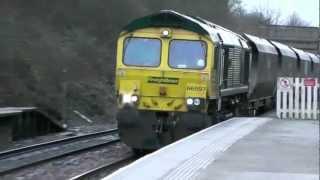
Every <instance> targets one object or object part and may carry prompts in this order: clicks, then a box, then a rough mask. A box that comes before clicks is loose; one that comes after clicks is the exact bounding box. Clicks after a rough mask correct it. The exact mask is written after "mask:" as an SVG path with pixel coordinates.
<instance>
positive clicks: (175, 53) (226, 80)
mask: <svg viewBox="0 0 320 180" xmlns="http://www.w3.org/2000/svg"><path fill="white" fill-rule="evenodd" d="M257 41H259V40H257V37H254V36H250V35H247V36H241V35H238V34H236V33H234V32H232V31H230V30H227V29H225V28H222V27H220V26H218V25H215V24H213V23H211V22H208V21H206V20H203V19H201V18H199V17H191V16H186V15H182V14H179V13H177V12H174V11H169V10H165V11H161V12H160V13H157V14H153V15H150V16H146V17H142V18H140V19H137V20H135V21H133V22H131V23H130V24H129V25H127V26H126V27H125V28H124V30H123V31H122V32H121V34H120V36H119V38H118V42H117V66H116V92H117V97H118V107H119V111H118V113H117V120H118V127H119V130H120V137H121V139H122V140H123V141H124V142H125V143H126V144H128V145H129V146H131V147H132V148H134V149H157V148H160V147H162V146H164V145H167V144H169V143H171V142H173V141H175V140H178V139H180V138H182V137H185V136H187V135H190V134H192V133H194V132H196V131H199V130H201V129H203V128H205V127H208V126H210V125H213V124H215V123H217V122H219V121H221V120H223V119H225V118H227V117H231V116H234V115H241V114H243V115H245V114H248V113H254V111H255V110H256V109H257V108H259V107H261V106H265V105H267V104H269V103H271V102H272V97H273V95H274V85H275V79H276V77H277V73H271V74H270V73H269V72H272V71H281V70H279V69H278V70H277V68H275V66H277V65H278V63H276V62H275V63H273V61H278V59H277V58H278V57H280V56H279V55H278V54H279V53H280V50H281V49H277V48H276V46H274V45H273V44H272V43H271V42H269V41H267V40H265V41H266V42H264V41H262V42H261V43H262V47H263V45H265V47H267V48H266V49H263V48H260V47H261V44H259V42H257ZM266 44H267V45H266ZM260 50H261V51H260ZM264 50H265V51H264ZM292 54H295V53H294V52H293V51H292ZM283 57H284V56H283ZM259 58H262V59H263V61H265V62H263V63H260V64H259V62H258V61H259V60H258V59H259ZM289 58H290V57H288V59H289ZM292 58H293V59H297V57H296V56H295V57H292ZM268 61H270V62H269V63H268ZM264 63H266V64H264ZM252 67H256V68H261V69H252ZM250 72H251V74H253V75H252V76H250ZM259 72H260V73H261V72H262V73H263V72H265V74H260V75H259ZM306 73H307V72H306ZM249 81H250V83H249Z"/></svg>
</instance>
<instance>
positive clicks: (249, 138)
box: [104, 118, 319, 180]
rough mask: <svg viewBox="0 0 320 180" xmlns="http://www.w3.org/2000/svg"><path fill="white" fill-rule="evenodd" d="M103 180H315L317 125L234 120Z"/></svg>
mask: <svg viewBox="0 0 320 180" xmlns="http://www.w3.org/2000/svg"><path fill="white" fill-rule="evenodd" d="M104 179H105V180H109V179H115V180H118V179H132V180H141V179H148V180H151V179H181V180H184V179H200V180H211V179H214V180H287V179H288V180H318V179H319V121H314V120H279V119H275V118H233V119H230V120H227V121H225V122H222V123H220V124H218V125H215V126H213V127H210V128H207V129H205V130H203V131H200V132H199V133H196V134H194V135H191V136H189V137H187V138H184V139H182V140H180V141H178V142H176V143H173V144H171V145H169V146H166V147H164V148H162V149H160V150H158V151H156V152H154V153H151V154H149V155H147V156H145V157H143V158H141V159H139V160H137V161H136V162H134V163H132V164H130V165H129V166H126V167H124V168H122V169H120V170H118V171H116V172H114V173H113V174H111V175H109V176H107V177H105V178H104Z"/></svg>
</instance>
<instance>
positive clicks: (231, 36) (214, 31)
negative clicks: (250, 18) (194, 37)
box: [124, 10, 249, 48]
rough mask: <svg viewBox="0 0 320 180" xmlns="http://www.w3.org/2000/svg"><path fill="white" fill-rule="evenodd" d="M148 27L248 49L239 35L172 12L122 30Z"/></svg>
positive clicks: (204, 21) (137, 20) (165, 12)
mask: <svg viewBox="0 0 320 180" xmlns="http://www.w3.org/2000/svg"><path fill="white" fill-rule="evenodd" d="M148 27H173V28H181V29H186V30H189V31H192V32H196V33H199V34H202V35H208V36H209V37H210V38H211V40H212V41H213V42H219V43H223V44H225V45H231V46H238V47H244V48H249V47H248V45H247V43H246V40H245V39H244V38H243V37H242V36H240V35H239V34H236V33H234V32H232V31H230V30H228V29H225V28H223V27H221V26H219V25H216V24H214V23H212V22H209V21H207V20H204V19H202V18H200V17H193V16H187V15H184V14H180V13H178V12H175V11H172V10H162V11H160V12H159V13H155V14H152V15H149V16H145V17H142V18H139V19H136V20H134V21H132V22H131V23H130V24H128V25H127V26H126V27H124V30H126V31H128V32H132V31H134V30H137V29H142V28H148Z"/></svg>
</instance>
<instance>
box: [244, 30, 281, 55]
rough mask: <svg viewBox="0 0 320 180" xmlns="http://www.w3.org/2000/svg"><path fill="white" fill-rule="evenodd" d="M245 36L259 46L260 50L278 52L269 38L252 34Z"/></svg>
mask: <svg viewBox="0 0 320 180" xmlns="http://www.w3.org/2000/svg"><path fill="white" fill-rule="evenodd" d="M244 36H245V37H246V38H247V39H248V40H249V41H250V42H252V43H253V44H254V45H255V46H256V47H257V50H258V51H259V52H264V53H269V54H278V52H277V50H276V48H275V47H274V46H273V45H272V44H271V43H270V42H269V41H268V40H266V39H264V38H260V37H257V36H253V35H250V34H244Z"/></svg>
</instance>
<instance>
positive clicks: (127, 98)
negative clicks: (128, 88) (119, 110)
mask: <svg viewBox="0 0 320 180" xmlns="http://www.w3.org/2000/svg"><path fill="white" fill-rule="evenodd" d="M138 100H139V97H138V96H137V95H131V94H124V95H123V96H122V103H123V104H128V103H136V102H138Z"/></svg>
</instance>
